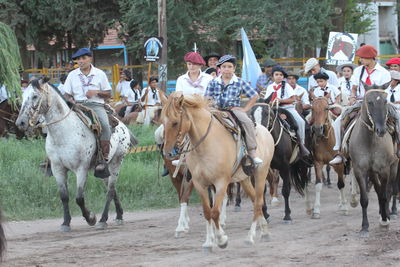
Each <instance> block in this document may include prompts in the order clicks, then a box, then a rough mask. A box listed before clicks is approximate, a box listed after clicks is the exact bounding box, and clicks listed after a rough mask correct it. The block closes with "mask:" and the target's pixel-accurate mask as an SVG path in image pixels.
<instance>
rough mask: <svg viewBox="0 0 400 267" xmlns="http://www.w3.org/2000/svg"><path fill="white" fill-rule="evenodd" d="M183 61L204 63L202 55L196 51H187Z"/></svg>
mask: <svg viewBox="0 0 400 267" xmlns="http://www.w3.org/2000/svg"><path fill="white" fill-rule="evenodd" d="M184 60H185V62H191V63H194V64H199V65H206V62H205V61H204V59H203V57H202V56H201V55H200V54H199V53H197V52H189V53H187V54H186V55H185V57H184Z"/></svg>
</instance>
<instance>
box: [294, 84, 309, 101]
mask: <svg viewBox="0 0 400 267" xmlns="http://www.w3.org/2000/svg"><path fill="white" fill-rule="evenodd" d="M292 88H293V87H292ZM293 90H294V94H295V95H297V96H301V102H303V105H310V98H309V96H308V92H307V90H306V89H305V88H304V87H301V86H300V85H298V84H296V87H295V88H294V89H293Z"/></svg>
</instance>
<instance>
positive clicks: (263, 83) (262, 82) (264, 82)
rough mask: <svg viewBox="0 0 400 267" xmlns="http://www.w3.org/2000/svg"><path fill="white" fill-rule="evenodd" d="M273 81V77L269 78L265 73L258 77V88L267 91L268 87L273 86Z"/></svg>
mask: <svg viewBox="0 0 400 267" xmlns="http://www.w3.org/2000/svg"><path fill="white" fill-rule="evenodd" d="M272 83H273V81H272V79H271V77H269V76H268V75H267V74H265V73H263V74H261V75H260V76H258V79H257V86H258V87H262V88H264V90H265V89H267V87H268V85H270V84H272Z"/></svg>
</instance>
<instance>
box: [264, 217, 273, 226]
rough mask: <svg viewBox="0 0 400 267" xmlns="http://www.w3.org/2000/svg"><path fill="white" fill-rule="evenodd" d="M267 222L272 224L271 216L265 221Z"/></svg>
mask: <svg viewBox="0 0 400 267" xmlns="http://www.w3.org/2000/svg"><path fill="white" fill-rule="evenodd" d="M265 220H266V221H267V223H268V224H270V223H271V221H272V220H271V216H270V217H268V218H267V219H265Z"/></svg>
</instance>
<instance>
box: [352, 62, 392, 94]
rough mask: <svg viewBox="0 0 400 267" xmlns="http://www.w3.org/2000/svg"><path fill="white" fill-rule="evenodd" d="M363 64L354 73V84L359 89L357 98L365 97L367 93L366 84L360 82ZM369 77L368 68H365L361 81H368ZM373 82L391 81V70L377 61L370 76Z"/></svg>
mask: <svg viewBox="0 0 400 267" xmlns="http://www.w3.org/2000/svg"><path fill="white" fill-rule="evenodd" d="M362 69H363V66H358V67H357V68H356V69H355V70H354V73H353V76H354V85H357V86H358V89H357V98H363V97H364V95H365V89H364V85H363V84H362V83H361V82H360V76H361V72H362ZM367 77H368V74H367V70H366V69H365V70H364V73H363V76H362V77H361V81H363V82H366V80H367ZM369 78H370V80H371V83H372V84H375V85H378V86H380V85H384V84H385V83H388V82H390V81H391V80H392V79H391V77H390V72H389V71H388V70H387V69H385V68H384V67H382V66H381V65H380V64H379V63H376V65H375V67H374V69H373V72H372V73H371V74H370V76H369Z"/></svg>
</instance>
